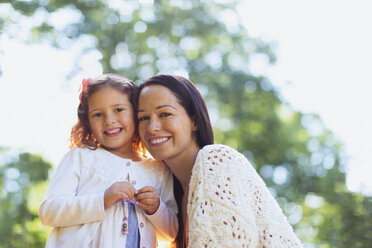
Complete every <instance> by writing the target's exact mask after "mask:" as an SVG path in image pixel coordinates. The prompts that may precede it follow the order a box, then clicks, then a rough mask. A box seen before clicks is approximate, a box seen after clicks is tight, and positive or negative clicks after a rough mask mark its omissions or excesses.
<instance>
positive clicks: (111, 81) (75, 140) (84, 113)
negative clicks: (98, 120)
mask: <svg viewBox="0 0 372 248" xmlns="http://www.w3.org/2000/svg"><path fill="white" fill-rule="evenodd" d="M106 87H111V88H114V89H116V90H118V91H120V92H122V93H124V94H127V95H128V98H129V101H130V103H131V104H132V106H133V108H134V106H135V105H134V102H135V96H136V93H137V90H138V86H137V85H136V84H135V83H133V82H132V81H130V80H129V79H127V78H125V77H123V76H119V75H115V74H103V75H101V76H98V77H96V78H94V79H84V80H83V84H82V87H81V89H80V96H79V106H78V109H77V114H78V121H77V123H76V124H75V125H74V126H73V128H72V129H71V136H70V148H74V147H88V148H90V149H92V150H95V149H97V147H100V146H101V144H100V143H99V142H98V141H97V139H96V138H95V137H94V135H93V133H92V130H91V129H90V125H89V120H88V99H89V97H90V96H91V95H92V94H93V93H95V92H97V91H98V90H100V89H102V88H106ZM133 113H134V111H133ZM133 119H134V123H137V120H136V118H135V116H133ZM137 130H138V129H137V128H136V133H135V135H134V141H133V144H132V145H133V151H135V152H137V153H138V154H140V155H142V156H146V148H145V146H144V145H143V143H142V142H141V140H140V139H139V135H138V131H137Z"/></svg>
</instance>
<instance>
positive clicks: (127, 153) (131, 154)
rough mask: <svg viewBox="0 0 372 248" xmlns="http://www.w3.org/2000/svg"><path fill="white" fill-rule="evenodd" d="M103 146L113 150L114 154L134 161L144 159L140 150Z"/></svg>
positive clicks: (109, 150)
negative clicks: (113, 148)
mask: <svg viewBox="0 0 372 248" xmlns="http://www.w3.org/2000/svg"><path fill="white" fill-rule="evenodd" d="M102 148H103V149H105V150H106V151H108V152H111V153H112V154H114V155H116V156H118V157H121V158H125V159H130V160H132V161H141V160H142V157H141V155H140V154H139V153H138V152H136V151H134V150H133V149H132V148H129V149H115V150H111V149H107V148H105V147H102Z"/></svg>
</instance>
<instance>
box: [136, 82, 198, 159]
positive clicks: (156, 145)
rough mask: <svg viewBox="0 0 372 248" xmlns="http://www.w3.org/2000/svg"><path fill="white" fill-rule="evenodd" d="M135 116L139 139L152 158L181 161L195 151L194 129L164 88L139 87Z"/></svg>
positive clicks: (152, 86)
mask: <svg viewBox="0 0 372 248" xmlns="http://www.w3.org/2000/svg"><path fill="white" fill-rule="evenodd" d="M137 117H138V120H139V135H140V138H141V140H142V142H143V143H144V144H145V146H146V148H147V149H148V150H149V152H150V153H151V155H152V156H153V157H154V158H155V159H158V160H169V159H174V158H175V159H182V157H183V156H189V155H190V154H189V152H192V151H194V150H195V149H194V148H195V147H196V146H197V143H196V140H195V134H194V133H193V132H194V131H196V130H197V127H196V126H195V124H194V122H193V121H192V119H191V118H190V117H189V116H188V114H187V113H186V111H185V109H184V108H183V107H182V105H180V104H179V102H178V100H177V98H176V96H175V95H174V94H173V92H172V91H171V90H169V89H168V88H167V87H164V86H161V85H150V86H146V87H145V88H143V89H142V91H141V94H140V97H139V101H138V116H137Z"/></svg>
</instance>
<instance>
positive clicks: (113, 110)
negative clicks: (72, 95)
mask: <svg viewBox="0 0 372 248" xmlns="http://www.w3.org/2000/svg"><path fill="white" fill-rule="evenodd" d="M88 111H89V115H88V119H89V125H90V128H91V130H92V133H93V135H94V137H95V138H96V139H97V141H98V142H99V143H100V144H101V145H102V147H103V148H105V149H106V150H108V151H110V152H112V153H114V154H116V155H118V156H121V157H125V156H129V155H130V154H133V150H132V140H133V136H134V133H135V123H134V116H133V115H134V113H133V108H132V104H131V103H130V101H129V99H128V95H127V94H124V93H122V92H120V91H119V90H117V89H114V88H112V87H106V88H102V89H99V90H98V91H96V92H94V93H93V94H92V95H91V96H90V97H89V99H88Z"/></svg>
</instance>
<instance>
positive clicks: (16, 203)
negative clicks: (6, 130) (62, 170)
mask: <svg viewBox="0 0 372 248" xmlns="http://www.w3.org/2000/svg"><path fill="white" fill-rule="evenodd" d="M0 158H1V160H2V161H1V163H0V189H1V196H0V200H1V205H0V237H1V244H0V247H12V248H13V247H14V248H15V247H42V246H44V245H45V238H46V236H45V230H46V228H40V225H39V224H38V223H39V222H40V221H39V220H38V216H37V207H35V206H31V205H30V202H32V199H30V196H35V195H37V196H39V197H38V198H39V200H40V196H41V195H44V193H45V191H44V190H45V188H42V190H43V191H40V190H39V191H35V189H37V188H40V183H42V182H44V181H45V180H47V179H48V170H49V169H50V168H51V164H50V163H48V162H46V161H44V160H43V159H42V158H41V157H40V156H38V155H34V154H30V153H21V154H17V155H15V156H14V157H11V156H10V155H9V150H8V151H7V150H3V151H1V150H0ZM30 193H32V194H30ZM40 202H41V200H40V201H39V202H37V203H36V204H37V205H38V204H40ZM34 204H35V203H34Z"/></svg>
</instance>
